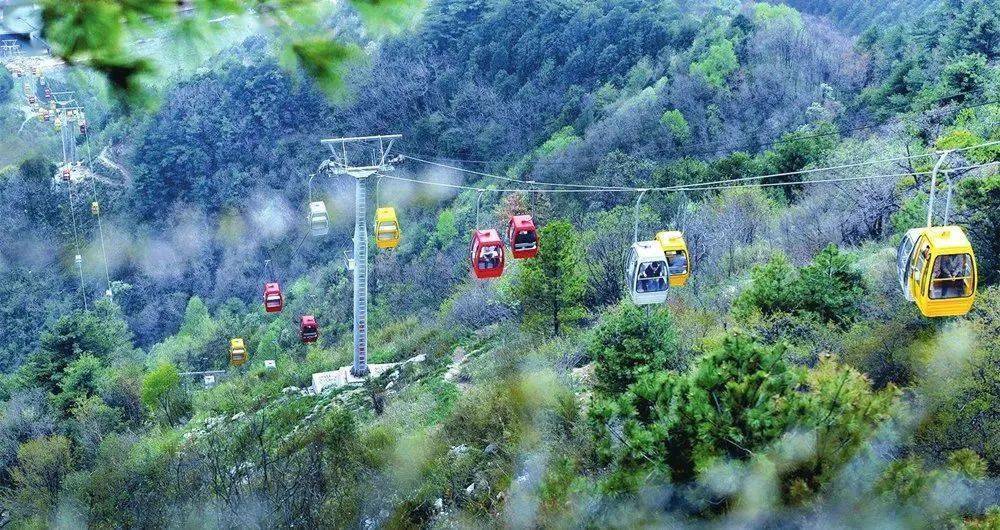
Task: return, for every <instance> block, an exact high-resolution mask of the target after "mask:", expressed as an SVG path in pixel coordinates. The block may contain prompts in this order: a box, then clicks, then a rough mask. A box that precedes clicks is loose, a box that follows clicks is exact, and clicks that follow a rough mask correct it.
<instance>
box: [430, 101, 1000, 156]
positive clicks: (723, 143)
mask: <svg viewBox="0 0 1000 530" xmlns="http://www.w3.org/2000/svg"><path fill="white" fill-rule="evenodd" d="M983 91H984V89H976V90H970V91H966V92H958V93H955V94H951V95H948V96H942V97H939V98H936V99H933V100H930V102H931V103H934V102H938V101H944V100H947V99H952V98H956V97H960V96H966V95H971V94H974V93H977V92H978V93H981V92H983ZM998 103H1000V99H993V100H987V101H982V102H979V103H972V104H968V105H960V106H957V107H945V108H936V109H927V110H922V111H909V112H905V113H901V114H896V115H893V116H890V117H889V118H887V119H885V120H881V121H878V122H870V123H867V124H865V125H859V126H855V127H848V128H845V129H839V128H838V129H837V130H835V131H829V132H821V133H811V134H801V135H795V136H794V137H793V138H788V139H786V138H784V136H785V135H786V134H788V133H782V135H781V136H779V137H777V138H774V139H771V140H767V141H764V142H756V141H754V140H752V139H746V138H744V139H743V141H742V142H740V143H739V146H738V147H734V148H731V150H732V151H734V152H735V151H740V150H742V149H745V148H750V147H758V148H759V147H766V146H773V145H777V144H782V143H788V142H792V141H798V140H809V139H814V138H824V137H827V136H835V135H844V134H847V133H852V132H858V131H864V130H869V129H874V128H877V127H881V126H884V125H888V124H889V123H890V122H892V121H894V120H897V121H902V120H903V119H905V118H906V117H915V116H920V115H926V116H935V115H943V114H949V113H953V112H959V111H962V110H966V109H973V108H978V107H984V106H986V105H995V104H998ZM793 134H794V133H793ZM728 144H729V141H727V140H715V141H709V142H700V143H696V144H688V145H687V146H685V147H686V148H687V149H685V150H678V149H672V150H669V151H657V152H653V153H650V154H652V155H658V154H659V155H667V156H670V157H672V158H671V160H676V159H678V158H681V157H684V156H694V155H705V154H715V153H718V152H719V151H723V150H726V149H730V148H729V146H728ZM706 146H718V147H716V148H715V149H699V150H694V149H690V148H692V147H706ZM417 155H419V156H423V157H428V158H437V159H438V160H445V161H448V162H466V163H470V164H493V163H505V162H507V161H505V160H499V159H476V158H453V157H441V156H433V155H427V154H421V153H417ZM411 158H412V157H411ZM601 158H603V155H601V156H593V157H591V156H574V157H571V158H570V160H571V161H576V160H599V159H601ZM414 159H415V158H414ZM556 163H558V164H559V165H564V164H565V162H562V161H560V162H547V161H543V160H542V161H535V162H534V165H536V166H537V165H548V164H556Z"/></svg>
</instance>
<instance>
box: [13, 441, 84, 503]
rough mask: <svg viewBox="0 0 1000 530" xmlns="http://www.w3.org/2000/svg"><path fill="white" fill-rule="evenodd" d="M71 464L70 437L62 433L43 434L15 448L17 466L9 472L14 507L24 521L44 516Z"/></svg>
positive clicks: (57, 495) (57, 496) (55, 501)
mask: <svg viewBox="0 0 1000 530" xmlns="http://www.w3.org/2000/svg"><path fill="white" fill-rule="evenodd" d="M72 465H73V459H72V455H71V454H70V440H69V438H66V437H65V436H59V435H55V436H45V437H40V438H35V439H34V440H29V441H28V442H25V443H24V444H23V445H21V447H20V448H19V449H18V450H17V467H15V468H14V469H13V470H12V471H11V472H10V477H11V482H13V485H14V498H15V500H16V501H17V502H16V506H17V507H18V509H19V510H21V511H22V513H17V514H15V515H16V516H17V517H18V518H20V519H22V520H26V519H27V518H28V517H31V516H32V515H43V516H46V515H47V514H48V513H50V510H52V508H53V507H54V506H55V505H56V504H57V501H58V500H59V488H60V487H61V485H62V481H63V478H64V477H65V476H66V474H67V473H69V472H70V470H71V469H72Z"/></svg>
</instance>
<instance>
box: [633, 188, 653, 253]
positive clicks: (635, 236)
mask: <svg viewBox="0 0 1000 530" xmlns="http://www.w3.org/2000/svg"><path fill="white" fill-rule="evenodd" d="M647 191H649V190H646V189H643V190H640V191H639V197H638V198H637V199H636V200H635V225H634V226H633V227H632V242H633V243H638V242H639V203H641V202H642V196H643V195H645V194H646V192H647Z"/></svg>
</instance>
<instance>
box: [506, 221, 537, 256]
mask: <svg viewBox="0 0 1000 530" xmlns="http://www.w3.org/2000/svg"><path fill="white" fill-rule="evenodd" d="M507 241H508V242H509V243H510V253H511V255H513V256H514V259H525V258H533V257H535V256H536V255H537V254H538V230H537V229H536V228H535V221H534V219H532V218H531V216H530V215H512V216H511V217H510V224H509V225H508V227H507Z"/></svg>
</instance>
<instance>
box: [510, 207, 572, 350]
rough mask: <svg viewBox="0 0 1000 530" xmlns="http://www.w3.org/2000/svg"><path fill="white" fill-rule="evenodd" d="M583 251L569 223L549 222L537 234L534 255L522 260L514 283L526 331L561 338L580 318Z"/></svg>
mask: <svg viewBox="0 0 1000 530" xmlns="http://www.w3.org/2000/svg"><path fill="white" fill-rule="evenodd" d="M582 258H583V248H582V247H581V246H580V240H579V236H578V235H577V233H576V229H575V228H573V225H572V224H570V223H569V221H562V220H561V221H553V222H551V223H548V224H547V225H545V226H544V227H542V228H541V229H540V230H539V249H538V255H537V256H536V257H535V258H533V259H529V260H525V261H524V264H523V265H522V267H521V269H520V271H519V274H518V275H517V277H516V279H515V281H514V286H513V287H514V294H515V296H516V297H517V298H518V300H519V301H520V302H521V307H523V308H524V318H525V323H526V324H527V325H529V327H536V326H537V327H539V328H542V329H545V330H551V332H552V334H553V335H559V334H561V333H562V332H563V331H564V329H565V326H566V325H572V324H574V323H576V322H578V321H579V320H580V319H582V318H583V316H584V314H585V311H584V308H583V298H584V296H585V295H586V292H587V274H586V272H585V270H584V268H583V264H582Z"/></svg>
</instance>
